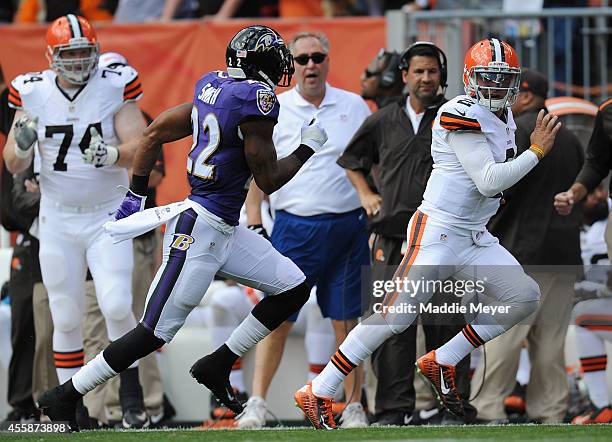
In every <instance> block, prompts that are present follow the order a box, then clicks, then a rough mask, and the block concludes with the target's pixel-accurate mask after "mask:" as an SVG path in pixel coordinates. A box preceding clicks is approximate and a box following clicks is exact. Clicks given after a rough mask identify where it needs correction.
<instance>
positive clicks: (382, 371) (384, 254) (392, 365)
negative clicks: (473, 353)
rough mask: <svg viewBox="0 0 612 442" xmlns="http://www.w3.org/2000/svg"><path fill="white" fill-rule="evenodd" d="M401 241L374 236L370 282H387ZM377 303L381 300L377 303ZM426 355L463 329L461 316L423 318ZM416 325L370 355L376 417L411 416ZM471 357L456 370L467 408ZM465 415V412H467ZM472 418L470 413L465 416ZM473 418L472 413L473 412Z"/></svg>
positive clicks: (437, 297) (435, 300) (396, 262)
mask: <svg viewBox="0 0 612 442" xmlns="http://www.w3.org/2000/svg"><path fill="white" fill-rule="evenodd" d="M402 243H403V239H399V238H391V237H385V236H381V235H376V237H375V240H374V244H373V245H372V279H373V280H390V279H392V277H393V273H394V272H395V269H396V268H397V266H398V265H399V264H400V262H401V260H402V258H403V255H402V253H401V248H402ZM376 301H380V300H376ZM443 301H444V299H442V296H441V295H434V297H433V298H432V302H433V303H442V302H443ZM421 323H422V324H423V330H424V332H425V343H426V348H427V351H428V352H429V351H431V350H434V349H436V348H438V347H440V346H441V345H442V344H444V343H445V342H447V341H448V340H450V339H451V338H452V337H453V336H455V335H456V334H457V333H458V332H460V331H461V329H462V327H463V326H464V325H465V320H464V318H463V316H462V315H458V316H457V317H456V318H454V317H453V318H449V316H448V315H434V314H422V315H421ZM416 330H417V326H416V322H415V323H414V324H412V325H411V326H410V327H408V328H407V329H406V330H404V331H403V332H402V333H400V334H398V335H393V336H391V337H390V338H389V339H387V340H386V341H385V342H383V344H382V345H381V346H380V347H378V348H377V349H376V351H374V353H373V354H372V368H373V370H374V374H375V375H376V378H377V379H378V384H377V387H376V413H377V414H380V413H383V412H385V411H390V410H398V411H403V412H406V413H407V414H411V413H412V412H413V411H414V404H415V391H414V374H415V366H414V364H415V362H416ZM469 370H470V357H469V356H468V357H466V358H465V359H463V360H462V361H461V362H460V363H459V364H458V365H457V367H456V373H457V379H456V382H457V388H458V389H459V392H460V393H461V396H462V397H463V398H464V406H467V407H468V408H473V407H471V406H470V405H469V404H467V398H469V394H470V379H469ZM466 411H467V410H466ZM468 414H471V413H468ZM473 414H474V417H475V411H474V413H473Z"/></svg>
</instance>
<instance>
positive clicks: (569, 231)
mask: <svg viewBox="0 0 612 442" xmlns="http://www.w3.org/2000/svg"><path fill="white" fill-rule="evenodd" d="M547 91H548V81H547V80H546V77H544V75H542V74H540V73H539V72H536V71H533V70H526V71H524V72H523V73H522V76H521V85H520V92H519V95H518V98H517V100H516V103H515V104H514V105H513V106H512V112H513V114H514V115H517V117H516V120H515V121H516V145H517V146H519V151H518V152H517V153H518V154H521V153H522V150H524V149H525V148H526V146H529V145H530V141H529V134H530V133H531V132H532V130H533V129H534V127H535V124H536V118H537V115H538V113H539V112H540V111H541V110H542V109H544V110H546V107H545V105H544V102H545V100H546V94H547ZM583 162H584V154H583V151H582V147H581V145H580V142H579V141H578V139H577V138H576V136H575V135H574V134H573V133H572V132H570V131H569V130H568V129H566V128H565V127H561V130H560V131H559V134H558V136H557V138H556V139H555V145H554V148H553V149H552V150H551V151H550V153H549V154H548V155H546V157H544V158H543V159H542V160H541V161H540V164H539V166H538V167H536V168H534V169H533V170H531V171H530V172H529V173H528V174H527V175H526V176H525V177H524V178H523V179H522V180H521V181H519V182H518V183H517V184H515V185H514V186H512V187H511V188H510V189H508V190H507V191H505V192H504V198H505V200H506V204H504V205H502V206H501V207H500V209H499V211H498V212H497V214H496V215H495V216H494V217H493V218H492V219H491V221H490V223H489V230H490V232H491V233H492V234H493V235H495V236H497V237H498V238H499V240H500V243H501V244H502V245H503V246H504V247H506V248H507V249H508V250H509V251H510V253H512V255H513V256H515V257H516V259H517V260H518V261H519V262H521V263H522V264H523V265H526V266H530V265H531V266H542V265H546V266H557V265H564V266H580V265H581V263H582V261H581V258H580V224H581V222H580V213H579V212H578V211H575V212H574V213H573V214H572V216H571V217H569V218H563V217H561V216H559V215H558V214H557V213H556V212H555V210H554V208H553V207H551V205H550V202H551V201H552V200H553V198H554V195H555V194H556V193H558V191H559V189H564V188H567V186H568V185H569V184H570V183H572V182H573V180H574V178H575V177H576V175H578V172H579V171H580V167H581V166H582V163H583ZM526 271H527V273H528V274H530V275H531V276H532V277H533V278H534V279H535V280H536V281H537V282H538V284H539V286H540V288H541V293H542V295H541V300H540V305H539V308H538V310H537V311H536V312H535V313H534V314H533V315H532V316H530V320H529V322H524V323H523V324H525V325H523V324H518V325H516V326H515V327H513V328H512V329H510V330H508V331H507V332H506V333H504V334H502V335H500V336H498V337H497V338H495V339H494V340H492V341H491V342H490V343H488V344H487V347H486V352H487V364H486V375H485V367H484V366H482V365H481V366H480V367H479V368H478V369H477V371H476V374H475V375H474V379H475V382H482V383H483V385H482V390H481V391H480V394H479V395H478V397H477V398H476V399H475V400H474V401H473V404H474V406H475V407H476V408H477V409H478V417H479V418H480V419H482V420H486V421H500V420H501V421H503V420H506V419H507V416H506V413H505V410H504V398H505V397H507V396H508V395H509V394H510V393H511V392H512V390H513V387H514V385H515V378H516V370H517V366H518V363H519V354H520V351H521V348H522V346H523V342H524V340H527V342H528V344H529V356H530V361H531V374H530V381H529V385H528V386H527V392H526V412H527V415H528V417H529V418H531V419H533V420H536V421H539V422H545V423H559V422H562V421H563V419H564V417H565V413H566V410H567V401H568V385H567V379H566V373H565V354H564V345H565V335H566V332H567V326H568V324H569V320H570V314H571V311H572V299H573V296H574V290H573V287H574V281H575V279H576V274H575V273H572V272H569V271H567V268H565V271H564V272H559V273H553V272H550V271H547V272H546V271H545V270H544V271H543V270H541V269H538V268H537V267H531V269H530V268H529V267H527V268H526ZM483 375H485V377H484V380H483Z"/></svg>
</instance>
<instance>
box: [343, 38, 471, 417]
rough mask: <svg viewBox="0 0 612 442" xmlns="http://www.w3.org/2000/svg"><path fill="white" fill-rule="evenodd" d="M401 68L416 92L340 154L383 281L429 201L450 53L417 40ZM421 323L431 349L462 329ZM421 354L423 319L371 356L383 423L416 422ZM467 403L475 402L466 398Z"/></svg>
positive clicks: (367, 124)
mask: <svg viewBox="0 0 612 442" xmlns="http://www.w3.org/2000/svg"><path fill="white" fill-rule="evenodd" d="M399 68H400V69H401V74H402V79H403V81H404V83H406V87H407V89H408V91H409V95H408V96H405V97H402V98H401V99H398V100H396V101H394V102H393V103H390V104H388V105H386V106H385V107H383V108H382V109H380V110H378V111H377V112H375V113H374V114H372V115H371V116H370V117H368V118H367V119H366V120H365V121H364V123H363V125H362V126H361V127H360V128H359V129H358V130H357V132H356V133H355V135H354V137H353V139H352V140H351V142H350V143H349V144H348V146H347V148H346V150H345V152H344V153H343V155H342V156H341V157H340V158H339V159H338V164H339V165H340V166H342V167H344V168H345V169H347V174H348V177H349V179H350V180H351V182H352V183H353V185H354V186H355V188H356V189H357V191H358V193H359V198H360V200H361V204H362V206H363V208H364V209H365V210H366V212H367V214H368V215H369V216H371V223H370V230H371V231H372V232H373V233H374V234H375V236H374V243H373V245H372V277H373V279H374V280H379V281H381V280H390V279H391V278H392V277H393V273H394V270H395V268H396V267H397V265H399V263H400V262H401V260H402V257H403V253H404V252H405V240H406V230H407V227H408V221H409V220H410V218H411V217H412V215H413V214H414V212H415V211H416V209H417V208H418V207H419V205H420V204H421V202H422V200H423V192H424V191H425V186H426V184H427V180H428V179H429V175H430V174H431V170H432V165H433V159H432V157H431V126H432V123H433V121H434V119H435V118H436V114H437V112H438V109H439V108H440V106H442V104H444V103H445V102H446V99H445V98H444V96H443V95H442V94H439V92H440V89H442V90H444V87H445V86H446V57H445V55H444V53H443V52H442V51H441V50H440V49H439V48H437V47H436V46H435V45H433V44H432V43H422V42H421V43H417V44H414V45H412V46H411V47H409V48H408V49H407V50H406V51H405V52H404V53H403V54H402V56H401V60H400V64H399ZM368 174H372V175H373V177H374V183H375V186H376V189H378V191H379V193H376V192H375V191H373V190H372V189H371V187H370V186H368V184H367V182H366V176H368ZM431 319H432V320H433V318H431ZM422 322H423V324H426V325H424V329H425V334H426V341H427V347H428V348H431V349H433V348H436V347H437V346H439V345H442V344H443V343H444V342H445V341H446V340H447V339H449V338H451V337H452V336H454V335H455V334H456V333H457V332H458V331H459V329H460V327H459V325H454V326H448V325H442V324H440V325H436V324H434V323H433V322H432V321H431V320H425V319H423V321H422ZM458 324H460V322H459V321H458ZM415 358H416V325H413V326H411V327H409V328H408V329H407V330H406V331H404V332H403V333H401V334H399V335H395V336H392V337H391V338H389V339H388V340H387V341H385V342H384V343H383V344H382V345H381V346H380V347H379V348H378V349H377V350H376V351H375V352H374V354H373V355H372V365H373V368H374V372H375V374H376V376H377V378H378V384H377V390H376V413H377V418H378V423H379V425H404V424H405V423H407V422H408V421H409V419H410V417H411V415H412V412H413V411H414V405H415V390H414V386H413V381H414V369H413V367H414V363H415ZM468 370H469V361H467V362H464V363H462V364H460V366H459V368H458V383H459V384H460V385H459V388H460V390H461V384H462V386H463V391H462V394H465V397H467V389H468V388H469V385H468V381H467V371H468ZM461 373H463V374H464V376H462V375H461ZM461 380H463V382H461ZM466 407H467V408H469V406H468V405H467V404H466ZM474 414H475V413H474Z"/></svg>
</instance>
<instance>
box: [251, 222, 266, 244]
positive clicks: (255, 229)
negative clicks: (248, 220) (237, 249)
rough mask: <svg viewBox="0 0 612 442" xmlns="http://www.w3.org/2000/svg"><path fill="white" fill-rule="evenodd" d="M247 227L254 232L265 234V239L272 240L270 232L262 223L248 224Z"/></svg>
mask: <svg viewBox="0 0 612 442" xmlns="http://www.w3.org/2000/svg"><path fill="white" fill-rule="evenodd" d="M247 229H249V230H252V231H253V232H255V233H257V234H258V235H261V236H263V237H264V238H265V239H267V240H268V241H270V237H269V236H268V232H266V229H265V228H264V226H263V225H261V224H253V225H250V226H248V227H247Z"/></svg>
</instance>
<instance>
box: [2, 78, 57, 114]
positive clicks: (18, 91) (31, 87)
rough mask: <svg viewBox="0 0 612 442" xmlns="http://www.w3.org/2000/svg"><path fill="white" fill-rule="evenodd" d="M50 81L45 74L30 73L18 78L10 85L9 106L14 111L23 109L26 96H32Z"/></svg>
mask: <svg viewBox="0 0 612 442" xmlns="http://www.w3.org/2000/svg"><path fill="white" fill-rule="evenodd" d="M46 81H48V79H47V78H46V77H45V75H44V73H43V72H28V73H27V74H22V75H19V76H17V77H16V78H15V79H14V80H13V81H11V83H10V84H9V106H10V107H12V108H13V109H22V107H23V101H22V98H23V97H24V96H27V95H30V94H32V93H34V92H35V91H36V88H37V87H39V88H40V86H41V85H42V84H43V83H44V82H46Z"/></svg>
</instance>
